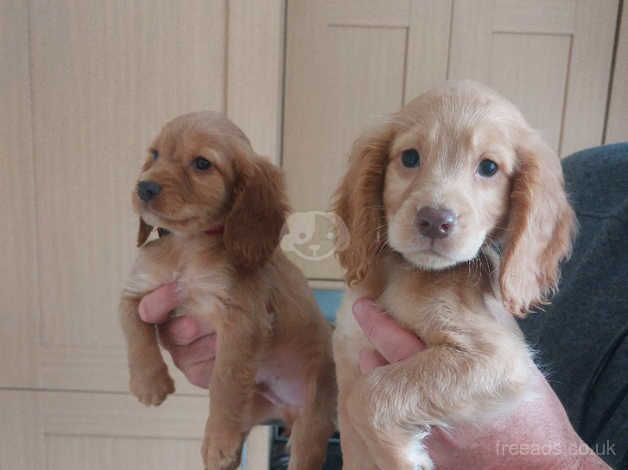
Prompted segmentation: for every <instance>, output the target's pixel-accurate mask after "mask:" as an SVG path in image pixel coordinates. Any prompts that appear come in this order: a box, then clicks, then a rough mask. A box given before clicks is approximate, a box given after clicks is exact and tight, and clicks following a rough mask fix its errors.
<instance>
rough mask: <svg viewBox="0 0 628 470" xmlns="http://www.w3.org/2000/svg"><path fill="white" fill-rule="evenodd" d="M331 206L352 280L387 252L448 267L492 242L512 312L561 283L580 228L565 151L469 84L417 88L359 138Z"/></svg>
mask: <svg viewBox="0 0 628 470" xmlns="http://www.w3.org/2000/svg"><path fill="white" fill-rule="evenodd" d="M335 208H336V212H337V214H338V215H339V216H340V217H341V218H342V219H343V220H344V221H345V223H346V224H347V225H348V226H349V230H350V232H351V245H350V247H349V249H348V250H345V251H344V252H341V253H340V254H339V258H340V261H341V263H342V264H343V266H344V267H345V269H346V270H347V279H348V281H349V282H357V281H360V280H361V279H363V278H364V276H365V275H366V273H367V272H368V269H369V267H370V265H371V263H372V262H373V260H374V258H375V257H376V256H378V253H381V252H382V251H383V250H385V249H389V250H393V251H395V252H397V253H399V254H400V255H402V256H403V258H405V260H406V261H407V262H409V263H411V264H412V265H414V266H416V267H418V268H420V269H425V270H441V269H446V268H449V267H451V266H455V265H457V264H459V263H463V262H466V261H470V260H472V259H474V258H475V257H476V256H477V255H478V253H479V251H480V249H481V248H482V247H483V246H484V245H485V244H486V243H493V242H495V243H499V244H501V245H502V249H503V253H502V264H501V268H500V287H501V290H502V296H503V299H504V302H505V304H506V306H507V307H508V309H509V310H510V311H511V312H512V313H513V314H515V315H523V314H525V312H527V310H528V309H529V308H530V307H531V306H533V305H536V304H538V303H540V302H543V300H544V299H545V297H546V296H547V295H548V294H549V293H550V291H551V290H552V289H554V288H555V286H556V283H557V279H558V265H559V262H560V260H561V259H563V258H564V257H566V256H567V255H568V253H569V250H570V247H571V238H572V235H573V231H574V226H575V219H574V215H573V212H572V210H571V207H570V206H569V204H568V202H567V199H566V195H565V192H564V184H563V177H562V171H561V167H560V160H559V158H558V156H557V155H556V154H555V153H554V152H553V151H552V150H551V149H550V148H549V147H548V146H547V145H546V144H545V143H544V142H543V141H542V140H541V139H540V137H539V136H538V134H537V133H536V132H534V131H533V130H532V129H531V128H530V127H529V126H528V124H527V123H526V121H525V119H524V118H523V116H522V115H521V113H520V112H519V111H518V110H517V109H516V108H515V106H513V105H512V104H511V103H510V102H508V101H507V100H506V99H504V98H502V97H501V96H499V95H498V94H496V93H495V92H493V91H491V90H489V89H488V88H486V87H484V86H482V85H480V84H477V83H473V82H469V81H464V82H453V83H451V82H450V83H447V84H445V85H444V86H443V87H440V88H437V89H434V90H431V91H429V92H427V93H425V94H423V95H421V96H420V97H418V98H416V99H415V100H413V101H411V102H410V103H409V104H408V105H406V106H405V107H404V108H403V109H402V110H401V111H399V112H398V113H397V114H395V115H394V116H392V118H391V119H390V120H389V121H388V122H386V123H385V124H383V125H381V126H380V127H379V128H376V129H374V130H371V131H370V132H368V133H367V134H365V135H363V136H362V137H361V138H359V139H358V141H357V142H356V143H355V144H354V148H353V151H352V155H351V158H350V168H349V171H348V173H347V175H346V176H345V179H344V180H343V182H342V183H341V186H340V188H339V190H338V193H337V199H336V206H335Z"/></svg>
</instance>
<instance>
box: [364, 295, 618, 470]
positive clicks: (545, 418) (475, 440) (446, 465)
mask: <svg viewBox="0 0 628 470" xmlns="http://www.w3.org/2000/svg"><path fill="white" fill-rule="evenodd" d="M353 314H354V316H355V318H356V320H357V321H358V323H359V324H360V327H361V328H362V330H363V331H364V333H365V334H366V335H367V337H368V338H369V340H370V342H371V344H372V345H373V346H374V348H375V349H364V350H362V351H361V352H360V369H361V370H362V372H363V373H364V374H369V373H370V372H372V371H373V370H374V369H375V368H377V367H384V366H386V365H388V364H391V363H395V362H400V361H403V360H404V359H407V358H409V357H410V356H413V355H414V354H420V353H421V352H422V351H424V350H425V349H426V345H425V344H424V343H423V342H422V341H421V340H420V339H419V338H417V337H416V336H415V335H414V334H413V333H412V332H410V331H408V330H406V329H404V328H402V327H401V326H399V325H398V324H397V323H396V322H395V321H394V320H393V319H392V317H390V316H389V315H388V314H387V313H386V312H385V311H384V310H383V309H382V308H381V307H380V306H379V305H377V304H376V303H375V302H373V301H371V300H368V299H359V300H358V301H357V302H355V303H354V304H353ZM534 379H535V384H534V389H535V391H536V393H537V395H538V398H537V399H536V400H534V401H530V402H524V403H522V404H521V405H520V406H519V407H518V408H516V409H515V410H514V412H513V413H512V414H511V415H509V416H500V417H499V418H498V419H496V420H495V421H493V422H492V423H491V425H490V426H484V427H478V426H474V425H461V426H458V427H456V428H455V429H452V430H449V431H445V430H442V429H441V428H439V427H433V429H432V434H431V435H430V436H429V437H428V439H427V447H428V449H429V452H430V455H431V456H432V457H433V459H434V463H435V464H436V467H437V468H439V469H459V468H467V469H474V468H478V469H482V468H494V469H500V468H503V469H518V468H521V469H523V468H591V469H593V468H600V469H601V468H609V467H608V466H607V465H606V464H605V463H604V462H603V461H602V460H601V459H600V458H599V457H597V455H595V453H594V452H593V451H592V450H591V449H590V448H589V447H588V446H587V445H586V444H585V443H584V442H583V441H582V439H580V437H579V436H578V434H577V433H576V431H575V430H574V429H573V427H572V425H571V423H570V422H569V418H568V417H567V414H566V413H565V409H564V408H563V406H562V404H561V403H560V400H559V399H558V397H557V396H556V394H555V393H554V391H553V390H552V388H551V387H550V385H549V384H548V383H547V381H546V380H545V377H543V375H542V374H541V372H540V371H538V370H537V374H536V376H535V377H534ZM532 448H538V449H540V450H541V449H550V452H547V451H544V452H540V453H542V454H548V453H549V455H532V454H533V452H532V451H531V450H532ZM525 449H528V450H525Z"/></svg>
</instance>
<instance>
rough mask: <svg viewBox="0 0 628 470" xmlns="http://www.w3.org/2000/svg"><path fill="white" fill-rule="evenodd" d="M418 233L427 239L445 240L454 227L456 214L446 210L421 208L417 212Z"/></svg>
mask: <svg viewBox="0 0 628 470" xmlns="http://www.w3.org/2000/svg"><path fill="white" fill-rule="evenodd" d="M416 223H417V227H418V229H419V232H420V233H421V234H422V235H424V236H426V237H428V238H432V239H434V238H446V237H448V236H449V235H450V234H451V232H452V231H453V230H454V227H455V226H456V214H454V213H453V212H452V211H450V210H448V209H434V208H433V207H423V208H421V209H420V210H419V211H418V212H417V220H416Z"/></svg>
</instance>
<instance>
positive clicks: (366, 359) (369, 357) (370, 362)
mask: <svg viewBox="0 0 628 470" xmlns="http://www.w3.org/2000/svg"><path fill="white" fill-rule="evenodd" d="M387 364H388V361H387V360H386V359H385V358H384V356H382V355H381V354H380V353H378V352H377V351H375V350H373V349H363V350H362V351H360V370H361V371H362V373H363V374H368V373H369V372H371V371H372V370H373V369H375V368H376V367H381V366H385V365H387Z"/></svg>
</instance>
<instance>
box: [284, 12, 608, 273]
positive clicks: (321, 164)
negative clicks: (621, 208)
mask: <svg viewBox="0 0 628 470" xmlns="http://www.w3.org/2000/svg"><path fill="white" fill-rule="evenodd" d="M617 6H618V2H617V0H600V1H598V0H531V1H528V0H451V1H449V0H444V1H441V0H434V1H430V0H407V1H395V2H386V6H383V4H382V3H380V2H369V6H368V8H367V7H364V3H363V2H360V3H357V2H344V1H343V2H340V1H325V0H318V1H304V0H291V1H289V2H288V12H287V36H286V38H287V44H286V92H285V109H284V148H283V163H284V168H285V170H286V174H287V179H288V188H289V195H290V198H291V201H292V203H293V205H294V208H295V210H297V211H326V210H328V207H329V204H330V198H331V196H332V192H333V190H334V189H335V188H336V186H337V183H338V180H339V178H340V176H341V175H342V173H343V172H344V170H345V168H346V160H347V155H348V153H349V150H350V147H351V143H352V142H353V141H354V139H355V138H356V137H357V136H358V134H359V133H360V132H361V130H363V129H365V128H366V127H368V126H369V125H370V124H372V123H374V122H376V121H377V120H378V119H382V118H383V117H385V116H386V115H387V114H389V113H390V112H392V111H395V110H397V109H398V108H399V107H400V106H401V105H402V104H403V103H405V102H407V101H409V100H410V99H412V98H413V97H415V96H417V95H418V94H420V93H422V92H423V91H425V90H426V89H428V88H430V87H432V86H434V85H436V84H438V83H440V82H442V81H443V80H445V79H447V78H452V79H462V78H472V79H476V80H479V81H482V82H485V83H487V84H488V85H490V86H492V87H494V88H496V89H497V90H498V91H500V92H501V93H503V94H504V95H506V96H507V97H509V98H510V99H511V100H512V101H513V102H514V103H515V104H516V105H518V106H519V107H520V108H521V110H522V111H523V113H524V114H525V115H526V116H527V118H528V120H529V121H530V123H531V125H532V126H533V127H535V128H538V129H540V131H541V132H542V133H543V135H544V136H545V137H546V139H547V140H548V142H549V143H550V144H551V145H552V146H553V147H554V148H555V149H556V150H557V151H558V152H559V153H560V154H561V155H567V154H569V153H571V152H573V151H575V150H577V149H580V148H583V147H589V146H593V145H598V144H600V143H601V142H602V135H603V129H604V120H605V109H606V99H607V92H608V84H609V71H610V64H611V55H612V50H613V37H614V32H615V19H616V15H617ZM304 220H308V219H307V218H306V219H304ZM316 220H317V222H316V224H317V225H318V220H321V219H320V218H319V219H316ZM321 225H324V223H323V222H321ZM291 228H292V227H291ZM316 229H318V227H316ZM302 232H303V234H304V235H305V238H308V237H307V233H310V232H308V231H307V230H306V229H305V228H304V229H303V231H302ZM321 232H324V230H322V229H321ZM313 233H314V234H315V237H314V238H316V237H317V236H318V235H317V234H318V230H314V232H313ZM314 238H312V241H311V242H309V245H308V241H306V240H304V242H303V244H302V246H300V248H301V249H302V250H303V252H304V253H305V254H306V255H308V256H309V257H312V254H313V253H312V250H313V249H316V248H318V246H319V245H320V244H319V243H317V242H316V240H314ZM310 247H311V248H310ZM308 249H309V251H308ZM298 251H299V250H298V248H297V250H293V251H292V252H291V253H290V255H291V256H292V259H293V260H294V261H295V262H296V263H297V264H298V265H299V266H301V267H302V268H303V269H304V271H305V272H306V274H307V275H308V276H309V277H310V278H311V279H338V278H340V277H341V271H340V269H339V267H338V264H337V262H336V260H335V259H334V257H333V256H328V257H323V259H322V260H315V261H312V260H307V259H306V256H303V253H299V252H298Z"/></svg>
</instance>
